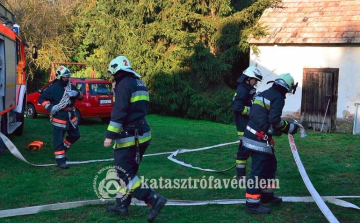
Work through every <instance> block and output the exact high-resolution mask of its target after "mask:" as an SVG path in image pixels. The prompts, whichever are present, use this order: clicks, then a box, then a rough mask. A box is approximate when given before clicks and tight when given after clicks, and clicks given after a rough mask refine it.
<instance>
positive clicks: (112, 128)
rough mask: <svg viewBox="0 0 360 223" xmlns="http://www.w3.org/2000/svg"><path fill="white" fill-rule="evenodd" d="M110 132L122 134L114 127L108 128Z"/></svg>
mask: <svg viewBox="0 0 360 223" xmlns="http://www.w3.org/2000/svg"><path fill="white" fill-rule="evenodd" d="M107 130H108V131H110V132H115V133H119V132H120V128H117V127H114V126H112V125H109V126H108V128H107Z"/></svg>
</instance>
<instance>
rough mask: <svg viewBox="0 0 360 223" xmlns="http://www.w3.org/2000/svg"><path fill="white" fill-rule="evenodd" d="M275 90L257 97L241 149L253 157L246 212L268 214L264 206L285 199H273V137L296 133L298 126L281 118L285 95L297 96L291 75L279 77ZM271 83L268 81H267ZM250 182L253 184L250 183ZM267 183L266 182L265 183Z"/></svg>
mask: <svg viewBox="0 0 360 223" xmlns="http://www.w3.org/2000/svg"><path fill="white" fill-rule="evenodd" d="M271 82H273V85H272V87H270V88H269V89H267V90H265V91H263V92H261V93H259V94H258V95H257V96H255V98H254V102H253V105H252V107H251V113H250V117H249V122H248V125H247V126H246V129H245V132H244V136H243V139H242V146H243V147H244V149H245V150H246V151H248V153H249V154H250V155H251V159H252V161H251V162H252V163H251V173H250V178H249V179H248V182H247V184H246V194H245V197H246V209H245V210H246V212H249V213H256V214H268V213H270V212H271V210H270V208H268V207H265V206H263V205H262V204H261V203H263V204H266V203H274V204H280V203H281V202H282V199H281V198H279V197H276V196H274V189H275V187H276V185H273V184H271V183H274V182H276V181H275V173H276V169H277V160H276V157H275V153H274V140H273V139H272V136H273V135H274V136H280V135H281V134H283V133H284V134H288V133H289V134H295V133H296V132H297V129H298V126H297V125H296V124H295V123H294V122H288V121H285V120H283V119H282V118H281V116H282V110H283V108H284V105H285V98H286V93H293V94H294V93H295V90H296V87H297V84H296V85H294V79H293V77H292V76H291V75H290V74H289V73H286V74H281V75H279V76H278V77H277V78H276V79H275V81H271ZM268 83H269V82H268ZM249 181H251V182H252V183H253V184H250V183H249ZM264 182H266V183H264Z"/></svg>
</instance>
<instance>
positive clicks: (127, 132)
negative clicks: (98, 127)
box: [106, 71, 151, 149]
mask: <svg viewBox="0 0 360 223" xmlns="http://www.w3.org/2000/svg"><path fill="white" fill-rule="evenodd" d="M115 79H116V85H115V92H114V94H115V97H116V100H115V102H114V108H113V110H112V112H111V120H110V123H109V126H108V128H107V131H106V138H110V139H114V140H115V141H116V142H115V145H114V149H118V148H125V147H130V146H134V145H135V137H136V138H137V140H138V141H139V143H140V144H143V143H149V142H150V140H151V132H150V126H149V124H148V123H147V121H146V118H145V116H146V114H147V106H148V104H149V101H150V99H149V92H148V89H147V87H146V85H145V83H144V82H143V81H142V80H140V79H139V78H138V77H136V76H135V75H133V74H132V73H129V72H125V71H121V72H120V74H117V75H116V76H115Z"/></svg>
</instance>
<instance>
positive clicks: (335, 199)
mask: <svg viewBox="0 0 360 223" xmlns="http://www.w3.org/2000/svg"><path fill="white" fill-rule="evenodd" d="M296 123H297V122H296ZM297 125H298V126H299V127H300V132H301V137H302V138H304V137H306V133H305V129H304V127H303V126H302V125H301V124H299V123H297ZM0 138H1V139H2V140H3V141H4V143H5V145H6V146H7V147H8V149H9V150H10V152H11V153H12V154H13V155H14V156H15V157H17V158H18V159H20V160H22V161H24V162H26V163H28V164H30V165H32V166H38V167H46V166H52V165H56V164H40V165H37V164H32V163H30V162H28V161H27V160H26V159H25V158H24V157H23V156H22V155H21V153H20V151H19V150H18V149H17V148H16V146H15V145H14V144H13V143H12V142H11V141H10V140H9V139H8V138H7V137H6V136H5V135H4V134H2V133H0ZM288 138H289V143H290V148H291V151H292V153H293V156H294V159H295V162H296V165H297V166H298V169H299V172H300V174H301V177H302V179H303V181H304V183H305V185H306V187H307V189H308V190H309V192H310V194H311V196H312V198H311V197H282V198H283V200H284V201H285V202H313V201H315V202H316V204H317V205H318V207H319V208H320V210H321V212H322V213H323V214H324V215H325V217H326V218H327V219H328V221H329V222H330V223H337V222H339V221H338V220H337V219H336V217H335V216H334V215H333V213H332V212H331V211H330V209H329V208H328V207H327V206H326V204H325V202H324V200H325V201H328V202H330V203H333V204H336V205H339V206H342V207H346V208H353V209H357V210H360V208H359V207H358V206H356V205H354V204H351V203H349V202H346V201H343V200H340V199H339V198H360V196H325V197H320V195H319V194H318V192H317V191H316V190H315V188H314V186H313V185H312V183H311V181H310V179H309V177H308V176H307V174H306V171H305V168H304V166H303V164H302V162H301V159H300V156H299V154H298V152H297V148H296V145H295V140H294V138H293V136H292V135H290V134H289V135H288ZM238 142H239V141H236V142H230V143H222V144H218V145H214V146H207V147H203V148H198V149H179V150H176V151H175V152H162V153H156V154H146V155H144V156H157V155H165V154H171V155H170V156H169V157H168V159H169V160H172V161H174V162H176V163H178V164H180V165H183V166H187V167H190V168H194V169H199V170H205V171H209V172H224V171H227V170H230V169H232V168H233V167H230V168H228V169H225V170H212V169H202V168H199V167H193V166H192V165H191V164H186V163H184V162H182V161H178V160H176V159H175V158H174V156H176V155H177V154H181V153H186V152H196V151H202V150H207V149H211V148H215V147H219V146H225V145H230V144H234V143H238ZM112 160H113V159H102V160H88V161H75V162H71V163H72V164H85V163H92V162H104V161H112ZM323 199H324V200H323ZM108 202H113V199H109V200H101V199H99V200H86V201H75V202H65V203H56V204H48V205H41V206H33V207H24V208H16V209H9V210H0V218H4V217H11V216H18V215H27V214H35V213H38V212H41V211H46V210H61V209H70V208H74V207H79V206H84V205H90V204H104V203H108ZM239 203H245V200H244V199H227V200H226V199H225V200H208V201H193V200H171V199H169V200H168V203H167V205H176V206H187V205H206V204H239ZM132 204H135V205H143V204H142V203H140V202H139V201H136V200H134V201H132Z"/></svg>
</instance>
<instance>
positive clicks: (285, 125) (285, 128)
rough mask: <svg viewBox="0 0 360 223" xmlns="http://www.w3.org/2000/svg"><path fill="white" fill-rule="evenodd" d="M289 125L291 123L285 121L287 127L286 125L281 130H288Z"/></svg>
mask: <svg viewBox="0 0 360 223" xmlns="http://www.w3.org/2000/svg"><path fill="white" fill-rule="evenodd" d="M288 124H289V123H288V122H287V121H285V125H284V126H283V127H281V128H280V130H284V129H286V127H287V126H288Z"/></svg>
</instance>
